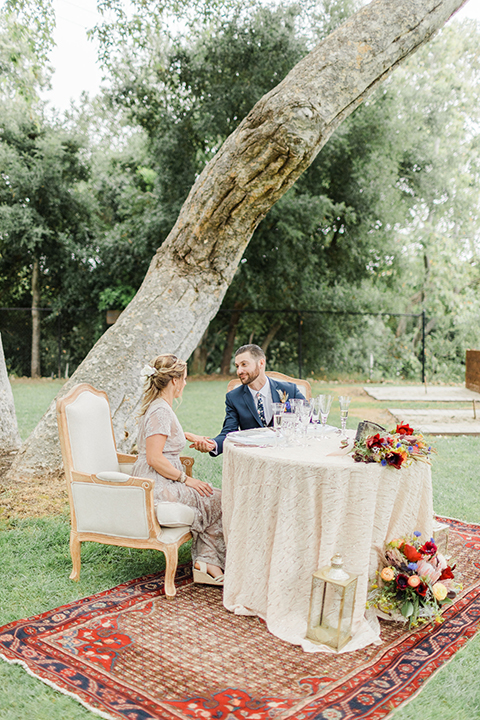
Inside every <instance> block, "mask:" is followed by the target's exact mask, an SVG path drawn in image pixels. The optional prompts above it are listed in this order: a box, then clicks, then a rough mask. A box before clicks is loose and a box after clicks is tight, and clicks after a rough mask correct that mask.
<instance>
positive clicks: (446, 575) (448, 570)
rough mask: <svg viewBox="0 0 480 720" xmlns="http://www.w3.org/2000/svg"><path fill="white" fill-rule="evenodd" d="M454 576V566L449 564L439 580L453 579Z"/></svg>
mask: <svg viewBox="0 0 480 720" xmlns="http://www.w3.org/2000/svg"><path fill="white" fill-rule="evenodd" d="M454 577H455V575H454V574H453V572H452V568H451V567H450V565H448V566H447V567H446V568H445V570H442V574H441V575H440V577H439V578H438V580H439V581H441V580H452V579H453V578H454Z"/></svg>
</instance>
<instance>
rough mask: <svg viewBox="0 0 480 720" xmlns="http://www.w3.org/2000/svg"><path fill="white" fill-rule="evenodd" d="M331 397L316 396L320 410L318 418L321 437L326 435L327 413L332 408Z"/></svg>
mask: <svg viewBox="0 0 480 720" xmlns="http://www.w3.org/2000/svg"><path fill="white" fill-rule="evenodd" d="M332 400H333V395H319V396H318V407H319V410H320V418H321V421H322V436H325V435H326V434H327V429H326V426H327V419H328V413H329V412H330V408H331V406H332Z"/></svg>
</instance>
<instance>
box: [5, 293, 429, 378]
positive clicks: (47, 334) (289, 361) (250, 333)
mask: <svg viewBox="0 0 480 720" xmlns="http://www.w3.org/2000/svg"><path fill="white" fill-rule="evenodd" d="M38 309H39V310H40V311H41V318H42V321H41V340H40V343H41V346H40V357H41V369H42V375H44V376H52V377H53V376H56V377H66V376H69V375H71V374H72V373H73V371H74V370H75V369H76V367H77V366H78V365H79V364H80V362H81V361H82V360H83V358H84V357H85V356H86V355H87V353H88V352H89V350H90V349H91V348H92V346H93V345H94V343H95V342H96V341H97V340H98V338H99V337H100V336H101V335H102V334H103V333H104V332H105V330H106V329H107V328H108V325H109V324H111V322H112V321H114V320H115V317H116V315H115V313H113V317H112V313H106V312H104V311H103V312H102V311H99V310H98V309H97V308H88V307H82V308H67V309H62V311H61V312H60V311H54V310H52V309H50V308H38ZM117 315H118V313H117ZM234 315H235V317H236V329H235V331H234V339H235V347H238V346H239V345H242V344H245V343H247V342H252V341H253V342H257V343H258V344H262V343H261V339H262V338H264V337H265V335H266V334H267V328H268V327H269V326H271V325H272V324H273V323H277V324H278V327H281V331H280V332H279V333H278V334H277V336H276V337H275V339H274V340H273V341H272V342H271V344H270V345H269V347H268V350H267V359H268V364H269V367H270V368H275V369H276V370H280V371H283V372H287V373H289V374H295V373H296V374H297V375H298V377H302V376H305V375H308V374H312V373H313V374H321V371H322V370H323V367H324V366H325V367H326V368H327V372H328V371H331V370H332V368H333V369H338V368H339V367H340V366H341V365H342V362H343V364H344V367H345V372H349V371H351V370H352V368H353V367H357V368H360V369H362V368H363V371H364V372H365V373H368V372H369V371H370V372H371V371H372V368H373V364H374V362H373V358H374V356H375V357H376V358H377V359H376V361H375V362H376V363H380V362H381V363H383V367H387V366H388V367H390V368H392V367H393V359H392V358H393V355H394V354H396V355H397V356H398V363H397V364H398V367H402V362H404V358H402V353H403V355H409V357H411V358H412V359H413V365H412V366H411V368H410V376H411V377H415V376H416V377H417V378H420V377H421V380H422V382H425V379H426V354H425V341H426V338H425V327H426V317H425V312H422V313H417V314H414V313H389V312H378V313H372V312H363V311H351V310H349V311H341V310H308V309H298V310H290V309H288V310H278V309H270V308H266V309H256V310H251V309H241V310H239V309H238V308H235V309H221V310H219V312H218V314H217V317H216V318H215V319H214V320H213V321H212V323H211V324H210V328H209V330H208V332H207V333H206V334H205V336H204V342H207V344H208V347H207V348H206V354H207V355H209V358H210V360H209V364H208V365H206V368H207V370H206V371H207V372H216V371H218V368H219V365H220V358H221V357H222V353H224V352H225V346H226V344H227V343H228V334H229V326H231V322H230V320H231V318H232V317H233V316H234ZM400 319H403V320H402V321H403V322H404V324H405V327H406V323H407V322H409V323H410V326H409V328H407V330H408V332H409V333H410V334H409V337H410V340H409V341H408V342H409V346H408V348H407V343H406V342H403V341H402V340H401V339H398V338H396V334H395V323H397V326H398V321H399V320H400ZM0 332H1V334H2V342H3V349H4V354H5V359H6V362H7V368H8V371H9V372H10V373H14V374H16V375H19V376H22V375H24V376H28V375H30V363H31V347H32V311H31V308H0ZM407 334H408V333H407ZM387 335H388V338H387V340H388V342H387V340H386V339H385V337H386V336H387ZM205 337H207V340H206V341H205ZM412 337H415V342H414V343H413V342H412V340H411V339H412ZM402 342H403V344H402ZM340 347H343V348H345V350H344V356H345V357H343V356H342V355H341V353H340V351H339V348H340ZM349 354H350V356H353V355H355V356H356V359H355V358H354V359H352V358H351V357H349ZM389 356H390V364H388V362H387V360H388V357H389ZM390 372H391V374H395V372H394V371H393V370H391V371H390ZM385 374H388V373H387V371H385ZM396 374H399V373H398V372H397V373H396Z"/></svg>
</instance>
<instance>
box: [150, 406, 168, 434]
mask: <svg viewBox="0 0 480 720" xmlns="http://www.w3.org/2000/svg"><path fill="white" fill-rule="evenodd" d="M174 417H175V416H174V414H173V412H172V411H171V410H170V409H169V408H167V407H162V406H161V405H160V406H157V407H156V408H153V409H152V411H151V412H149V413H148V414H147V416H146V417H145V437H146V438H147V437H150V436H151V435H166V436H167V437H170V435H171V434H172V420H173V418H174Z"/></svg>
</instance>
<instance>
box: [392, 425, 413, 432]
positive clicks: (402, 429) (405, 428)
mask: <svg viewBox="0 0 480 720" xmlns="http://www.w3.org/2000/svg"><path fill="white" fill-rule="evenodd" d="M395 432H396V433H398V435H413V432H414V431H413V428H411V427H410V425H408V424H407V423H400V424H399V425H397V428H396V430H395Z"/></svg>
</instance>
